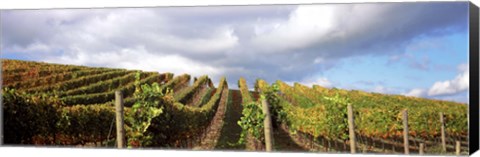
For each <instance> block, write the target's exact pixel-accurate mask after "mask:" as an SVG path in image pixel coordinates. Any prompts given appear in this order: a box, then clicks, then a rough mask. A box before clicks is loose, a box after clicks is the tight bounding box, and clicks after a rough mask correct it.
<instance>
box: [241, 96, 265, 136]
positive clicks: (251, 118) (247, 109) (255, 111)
mask: <svg viewBox="0 0 480 157" xmlns="http://www.w3.org/2000/svg"><path fill="white" fill-rule="evenodd" d="M264 119H265V114H264V113H263V112H262V109H261V108H260V107H259V106H258V104H257V103H255V102H250V103H247V104H243V110H242V117H241V118H240V120H239V121H238V122H237V124H238V125H239V126H240V127H241V128H242V133H241V134H240V139H239V141H238V143H240V144H244V143H245V140H246V137H247V134H250V135H252V136H253V137H254V138H255V139H257V140H262V139H263V120H264Z"/></svg>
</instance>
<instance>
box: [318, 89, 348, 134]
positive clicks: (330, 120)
mask: <svg viewBox="0 0 480 157" xmlns="http://www.w3.org/2000/svg"><path fill="white" fill-rule="evenodd" d="M324 99H326V100H328V101H331V103H329V104H326V105H325V112H326V121H325V122H326V123H325V124H326V127H327V128H328V130H327V137H330V138H340V139H343V140H346V139H348V117H347V116H348V115H347V105H348V103H349V99H348V98H345V97H340V96H339V95H338V94H336V95H335V96H334V97H324Z"/></svg>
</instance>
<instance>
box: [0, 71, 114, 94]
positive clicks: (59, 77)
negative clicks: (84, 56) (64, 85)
mask: <svg viewBox="0 0 480 157" xmlns="http://www.w3.org/2000/svg"><path fill="white" fill-rule="evenodd" d="M110 71H112V69H85V70H80V71H74V72H62V73H58V74H55V75H50V76H47V77H41V78H37V79H32V80H28V81H19V82H15V83H11V84H3V86H4V87H8V88H15V89H19V90H22V89H27V88H35V87H38V86H42V85H51V84H55V83H58V82H62V81H67V80H71V79H75V78H77V77H81V76H85V75H95V74H100V73H105V72H110Z"/></svg>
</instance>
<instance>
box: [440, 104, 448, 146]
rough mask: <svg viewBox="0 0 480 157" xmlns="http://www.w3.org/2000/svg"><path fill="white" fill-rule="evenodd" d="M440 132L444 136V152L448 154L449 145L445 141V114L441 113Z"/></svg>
mask: <svg viewBox="0 0 480 157" xmlns="http://www.w3.org/2000/svg"><path fill="white" fill-rule="evenodd" d="M440 128H441V129H440V132H441V134H442V151H443V152H444V153H446V152H447V144H446V141H445V119H444V116H443V112H440Z"/></svg>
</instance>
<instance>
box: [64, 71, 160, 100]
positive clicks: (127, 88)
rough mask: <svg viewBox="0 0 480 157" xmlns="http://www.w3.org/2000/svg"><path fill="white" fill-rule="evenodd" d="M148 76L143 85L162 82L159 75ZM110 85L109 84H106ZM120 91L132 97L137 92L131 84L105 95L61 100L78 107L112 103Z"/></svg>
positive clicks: (97, 94)
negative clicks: (116, 92)
mask: <svg viewBox="0 0 480 157" xmlns="http://www.w3.org/2000/svg"><path fill="white" fill-rule="evenodd" d="M142 74H143V73H142ZM144 75H147V77H145V78H144V79H142V80H141V83H153V82H160V80H161V76H160V74H158V73H146V74H144ZM105 83H108V82H105ZM116 90H120V91H122V92H123V94H124V95H127V96H128V95H132V94H133V92H135V84H134V82H133V81H132V82H130V83H129V84H127V85H125V86H119V87H117V88H116V89H114V90H111V91H107V92H103V93H92V94H85V95H73V96H66V97H62V98H61V100H62V101H63V102H65V104H68V105H76V104H101V103H107V102H110V101H112V100H113V99H114V98H115V91H116Z"/></svg>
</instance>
